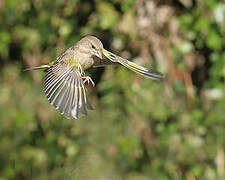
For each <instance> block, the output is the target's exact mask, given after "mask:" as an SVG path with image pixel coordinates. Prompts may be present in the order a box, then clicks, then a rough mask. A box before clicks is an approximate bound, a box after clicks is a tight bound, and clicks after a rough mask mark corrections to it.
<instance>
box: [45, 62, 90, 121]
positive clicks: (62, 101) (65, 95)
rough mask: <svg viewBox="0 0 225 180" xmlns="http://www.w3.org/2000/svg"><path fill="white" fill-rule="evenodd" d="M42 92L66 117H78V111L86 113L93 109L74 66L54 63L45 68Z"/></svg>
mask: <svg viewBox="0 0 225 180" xmlns="http://www.w3.org/2000/svg"><path fill="white" fill-rule="evenodd" d="M44 92H45V94H46V96H47V98H48V100H49V102H50V103H51V104H52V105H53V106H54V107H55V108H56V109H59V111H60V112H61V114H64V115H65V116H66V117H67V118H70V117H71V115H72V116H73V117H74V118H78V113H79V111H80V112H81V113H82V114H84V115H87V110H86V108H88V109H93V108H92V106H91V105H90V103H89V101H88V97H87V90H86V88H85V87H84V83H83V80H82V78H81V74H80V72H79V71H78V68H77V67H76V66H72V67H71V66H65V64H62V63H59V62H57V63H55V64H54V65H53V66H51V67H50V68H48V69H47V70H46V76H45V83H44Z"/></svg>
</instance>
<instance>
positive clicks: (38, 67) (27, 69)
mask: <svg viewBox="0 0 225 180" xmlns="http://www.w3.org/2000/svg"><path fill="white" fill-rule="evenodd" d="M49 67H50V65H49V64H43V65H40V66H36V67H31V68H26V69H24V70H23V71H31V70H38V69H46V68H49Z"/></svg>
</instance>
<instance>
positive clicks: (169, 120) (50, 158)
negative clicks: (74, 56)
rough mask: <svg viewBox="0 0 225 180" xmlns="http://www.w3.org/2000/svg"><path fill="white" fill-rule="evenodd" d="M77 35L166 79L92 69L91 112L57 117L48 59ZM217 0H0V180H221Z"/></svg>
mask: <svg viewBox="0 0 225 180" xmlns="http://www.w3.org/2000/svg"><path fill="white" fill-rule="evenodd" d="M87 34H92V35H95V36H97V37H98V38H100V39H101V41H102V42H103V44H104V46H105V48H106V49H108V50H110V51H112V52H114V53H116V54H118V55H120V56H123V57H125V58H128V59H130V60H132V61H135V62H136V63H138V64H140V65H144V66H146V67H152V68H154V69H156V70H158V71H160V72H162V73H164V74H165V75H166V78H165V80H163V81H161V82H157V81H152V80H150V79H147V78H143V77H141V76H139V75H137V74H135V73H133V72H131V71H129V70H128V69H126V68H124V67H122V66H109V67H107V68H98V69H91V70H90V71H89V73H90V75H91V77H92V78H93V80H94V81H95V83H96V86H95V87H94V88H93V87H88V92H89V96H90V101H91V102H92V104H93V106H94V107H95V110H94V111H89V114H88V116H83V117H80V118H79V119H78V120H75V119H71V120H68V119H66V118H64V116H62V115H61V114H60V113H59V112H58V111H57V110H55V109H54V107H53V106H51V105H50V104H49V102H48V101H47V99H46V98H45V95H44V92H43V91H42V88H43V79H44V72H41V71H32V72H23V71H22V70H23V69H24V68H26V67H31V66H36V65H40V64H42V63H46V62H50V61H52V60H54V59H55V58H56V57H57V56H59V55H60V54H61V53H63V52H64V50H66V49H67V48H69V47H70V46H71V45H73V44H74V43H75V42H77V41H78V40H79V39H80V38H82V37H83V36H85V35H87ZM224 47H225V3H224V1H223V0H154V1H153V0H152V1H150V0H136V1H135V0H107V1H106V0H91V1H84V0H70V1H69V0H55V1H52V0H1V1H0V123H1V126H0V180H8V179H16V180H20V179H52V180H53V179H54V180H57V179H75V180H103V179H104V180H157V179H159V180H161V179H162V180H167V179H168V180H169V179H187V180H197V179H199V180H214V179H215V180H223V179H225V168H224V166H225V165H224V164H225V160H224V158H225V155H224V153H225V115H224V112H225V84H224V80H225V50H224Z"/></svg>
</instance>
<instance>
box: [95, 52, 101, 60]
mask: <svg viewBox="0 0 225 180" xmlns="http://www.w3.org/2000/svg"><path fill="white" fill-rule="evenodd" d="M96 56H97V57H98V58H100V59H102V51H101V50H99V51H97V54H96Z"/></svg>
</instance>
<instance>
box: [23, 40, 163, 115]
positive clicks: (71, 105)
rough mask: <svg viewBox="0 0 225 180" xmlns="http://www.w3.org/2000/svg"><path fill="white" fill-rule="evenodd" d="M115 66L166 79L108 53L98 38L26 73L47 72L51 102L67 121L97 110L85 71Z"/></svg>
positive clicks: (90, 80)
mask: <svg viewBox="0 0 225 180" xmlns="http://www.w3.org/2000/svg"><path fill="white" fill-rule="evenodd" d="M113 63H117V64H121V65H123V66H125V67H127V68H129V69H131V70H132V71H134V72H136V73H139V74H141V75H143V76H145V77H148V78H151V79H154V80H159V79H161V78H163V77H164V76H163V75H162V74H161V73H159V72H157V71H154V70H152V69H147V68H145V67H142V66H139V65H137V64H135V63H133V62H131V61H128V60H126V59H124V58H122V57H119V56H117V55H115V54H113V53H111V52H109V51H107V50H105V49H104V48H103V44H102V43H101V41H100V40H99V39H97V38H96V37H94V36H86V37H84V38H82V39H81V40H80V41H78V42H77V43H76V44H75V45H74V46H72V47H70V48H69V49H68V50H66V51H65V52H64V54H62V55H61V56H60V57H58V58H57V59H56V61H55V62H51V63H49V64H45V65H41V66H39V67H33V68H28V69H26V70H33V69H45V72H46V76H45V82H44V92H45V94H46V97H47V99H48V100H49V102H50V103H51V104H52V105H53V106H54V107H55V108H56V109H59V111H60V112H61V113H62V114H64V115H65V116H66V117H67V118H70V117H71V116H72V117H74V118H78V114H79V112H80V113H82V114H84V115H87V109H90V110H92V109H93V108H92V106H91V105H90V103H89V100H88V96H87V90H86V88H85V85H84V84H85V83H86V82H88V84H89V83H90V82H91V83H92V85H93V86H94V82H93V81H92V79H91V78H90V77H89V76H86V75H85V72H84V70H86V69H88V68H90V67H99V66H105V65H108V64H113Z"/></svg>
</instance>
